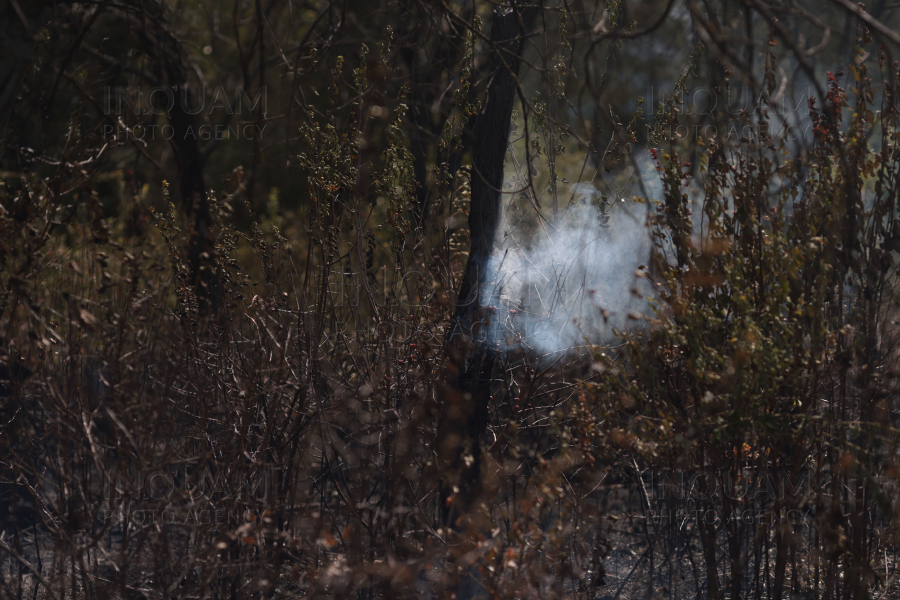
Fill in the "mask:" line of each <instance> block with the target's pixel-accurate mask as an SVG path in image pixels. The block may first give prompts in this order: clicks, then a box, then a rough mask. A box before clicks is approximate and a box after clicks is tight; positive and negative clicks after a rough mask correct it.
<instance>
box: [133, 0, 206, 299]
mask: <svg viewBox="0 0 900 600" xmlns="http://www.w3.org/2000/svg"><path fill="white" fill-rule="evenodd" d="M138 6H139V14H140V16H141V19H142V21H143V23H142V24H143V25H144V27H145V29H144V31H145V34H144V35H145V41H146V43H147V45H148V48H147V51H148V54H149V55H150V56H152V57H154V59H155V60H154V62H155V66H156V76H157V80H158V83H159V85H162V86H164V87H165V88H167V89H168V90H170V91H171V95H170V96H168V102H169V106H168V107H167V108H168V110H167V111H166V117H167V118H168V120H169V125H171V126H172V137H171V138H170V140H169V141H170V143H171V144H172V149H173V151H174V154H175V162H176V166H177V170H178V191H179V195H180V197H181V202H182V205H183V207H184V210H185V211H186V213H187V215H188V219H189V220H190V222H191V224H192V226H193V231H191V234H190V239H189V242H188V262H189V263H190V275H191V282H190V283H191V285H192V286H193V287H194V289H195V291H196V295H197V302H198V308H199V309H200V313H201V314H209V313H211V312H214V311H215V310H217V309H218V306H219V304H220V295H221V290H220V285H219V277H218V273H217V271H216V268H215V262H214V260H213V257H214V252H215V240H214V238H213V235H212V231H211V229H212V214H211V212H210V209H209V202H208V200H207V196H206V194H207V189H206V182H205V181H204V177H203V168H204V164H205V162H206V160H205V157H204V155H203V152H202V151H201V150H200V147H199V145H198V144H197V133H198V132H197V127H196V123H195V120H194V116H193V115H192V114H191V113H190V112H189V110H190V107H192V106H194V103H193V101H192V100H191V98H190V94H189V91H188V88H187V85H186V84H187V67H186V64H185V63H186V59H185V56H184V52H183V51H182V48H181V41H180V40H179V39H178V38H177V37H176V36H175V34H174V33H173V32H172V31H171V30H170V29H169V27H168V24H167V22H166V18H165V13H164V10H165V6H164V4H163V3H161V2H160V3H156V2H149V3H140V4H139V5H138ZM173 100H174V101H173Z"/></svg>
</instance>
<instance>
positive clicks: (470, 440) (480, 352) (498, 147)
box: [438, 8, 523, 524]
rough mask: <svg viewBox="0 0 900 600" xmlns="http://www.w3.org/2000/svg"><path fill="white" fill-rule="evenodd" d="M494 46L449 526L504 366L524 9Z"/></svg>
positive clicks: (463, 317) (476, 168) (499, 23)
mask: <svg viewBox="0 0 900 600" xmlns="http://www.w3.org/2000/svg"><path fill="white" fill-rule="evenodd" d="M491 46H492V49H493V54H492V56H491V68H490V80H489V83H488V89H487V99H486V101H485V103H484V107H483V109H482V111H481V114H479V116H478V119H477V120H476V122H475V126H474V128H473V131H472V136H473V140H474V141H473V148H472V201H471V207H470V210H469V233H470V236H471V251H470V254H469V260H468V263H467V264H466V270H465V273H464V275H463V280H462V285H461V287H460V292H459V297H458V299H457V303H456V311H455V314H454V319H453V324H452V326H451V329H450V331H449V333H448V337H447V342H448V343H447V346H448V357H449V359H450V370H451V371H452V372H453V373H455V375H456V378H455V381H453V382H452V383H451V385H450V386H448V388H447V389H446V397H445V402H444V412H443V414H442V415H441V422H440V423H439V425H438V448H439V452H441V454H442V457H443V458H444V459H445V460H447V461H448V462H449V467H450V469H449V470H450V472H451V473H452V474H453V475H452V476H453V477H455V478H456V479H455V481H456V488H457V489H456V490H452V489H446V486H445V490H444V500H445V501H444V502H443V503H442V505H443V507H444V510H445V511H446V512H445V514H444V517H445V522H447V523H448V524H453V523H454V522H455V520H456V517H458V516H459V515H460V514H464V513H465V512H468V511H469V509H470V508H471V507H472V506H473V505H474V500H475V499H476V498H477V496H478V489H479V487H480V485H479V484H480V480H481V472H480V465H481V456H480V448H479V445H480V442H481V438H482V436H483V434H484V432H485V429H486V428H487V421H488V402H489V400H490V377H491V372H492V371H493V368H494V363H495V361H496V354H495V351H494V349H493V348H492V347H491V346H490V345H489V343H490V340H489V339H488V329H489V325H490V319H489V318H488V317H489V314H488V311H487V310H485V308H486V307H489V306H490V305H491V304H496V302H494V300H493V296H494V292H491V291H488V290H487V289H486V287H487V285H488V283H489V282H490V280H491V276H490V273H488V272H487V271H488V265H489V260H490V257H491V253H492V251H493V247H494V237H495V234H496V232H497V228H498V226H499V224H500V216H501V208H502V194H501V191H500V190H501V189H502V187H503V162H504V159H505V157H506V149H507V145H508V141H509V130H510V117H511V115H512V108H513V103H514V101H515V95H516V84H517V73H518V69H519V61H520V57H521V53H522V46H523V44H522V40H521V20H520V14H519V12H518V11H517V10H514V9H511V8H506V9H504V8H497V9H495V10H494V15H493V23H492V25H491ZM445 483H446V482H445ZM451 483H452V482H451Z"/></svg>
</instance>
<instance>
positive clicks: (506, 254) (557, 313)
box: [482, 184, 652, 359]
mask: <svg viewBox="0 0 900 600" xmlns="http://www.w3.org/2000/svg"><path fill="white" fill-rule="evenodd" d="M570 193H571V194H572V197H573V198H574V200H573V202H572V203H571V204H570V206H569V207H568V208H567V209H566V210H565V211H563V212H561V213H560V215H559V219H558V222H557V223H556V227H555V230H552V231H551V230H550V229H549V226H548V227H547V228H546V230H542V229H538V230H537V233H535V234H534V235H532V236H531V239H523V237H526V236H525V235H524V232H521V231H519V232H517V231H516V230H515V227H514V226H513V224H512V223H510V222H509V212H508V211H505V212H504V221H503V222H502V223H501V227H500V230H499V231H498V237H499V238H500V239H499V240H497V243H496V244H495V248H496V249H495V251H494V254H493V255H492V256H491V258H490V260H489V262H488V264H487V265H486V268H487V272H488V273H489V274H490V275H489V277H488V280H489V281H488V283H487V284H486V288H487V289H483V290H482V298H489V299H491V300H489V302H490V303H491V305H492V306H495V307H496V309H497V310H496V314H495V318H494V319H493V324H492V327H491V330H490V338H491V339H490V340H489V341H490V343H491V344H494V345H495V347H497V348H498V349H499V350H501V351H508V350H516V349H520V350H530V351H532V352H534V353H536V354H537V355H539V356H543V357H545V358H546V359H553V358H556V357H558V356H559V355H562V354H567V353H570V352H575V351H577V350H578V349H579V348H583V347H584V346H585V345H593V344H603V343H606V342H611V341H612V340H613V339H614V338H613V328H615V329H617V330H620V331H621V330H624V329H627V328H629V327H635V326H636V324H638V323H639V321H635V320H633V319H630V318H629V314H632V315H633V316H636V315H634V313H642V314H649V312H650V309H649V306H648V303H647V300H646V298H647V297H648V296H650V295H651V293H652V290H651V286H650V284H649V282H648V280H647V279H646V278H642V277H639V276H638V275H636V273H635V272H636V271H637V270H639V268H640V267H644V266H646V265H649V257H650V236H649V230H648V228H647V224H646V215H647V205H646V204H641V203H636V202H634V201H631V200H626V201H624V202H623V201H621V199H619V200H613V201H612V205H611V206H610V207H609V208H608V210H607V215H604V214H603V211H601V209H600V206H599V204H600V203H599V200H598V198H599V196H600V193H599V192H598V191H597V189H596V188H594V186H593V185H592V184H577V185H575V186H572V188H571V189H570ZM506 232H509V235H505V234H506ZM632 290H637V292H638V294H639V297H638V296H637V295H635V294H634V293H633V292H632Z"/></svg>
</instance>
